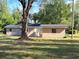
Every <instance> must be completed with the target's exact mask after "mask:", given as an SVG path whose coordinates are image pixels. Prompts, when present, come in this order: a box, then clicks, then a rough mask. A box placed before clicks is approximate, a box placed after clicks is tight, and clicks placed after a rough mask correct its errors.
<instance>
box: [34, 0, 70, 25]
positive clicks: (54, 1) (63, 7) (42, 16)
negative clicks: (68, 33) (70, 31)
mask: <svg viewBox="0 0 79 59" xmlns="http://www.w3.org/2000/svg"><path fill="white" fill-rule="evenodd" d="M49 1H51V2H49ZM48 2H49V3H45V4H44V3H43V5H44V6H43V7H44V8H43V7H42V8H43V10H40V11H39V13H38V14H37V15H38V16H39V17H38V20H39V23H43V24H57V23H58V24H59V23H66V24H70V21H69V15H70V7H69V5H67V4H66V3H65V1H64V0H48ZM34 16H35V14H34Z"/></svg>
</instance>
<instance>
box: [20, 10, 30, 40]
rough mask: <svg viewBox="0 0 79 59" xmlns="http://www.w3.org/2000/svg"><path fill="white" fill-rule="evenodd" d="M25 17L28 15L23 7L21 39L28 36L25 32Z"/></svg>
mask: <svg viewBox="0 0 79 59" xmlns="http://www.w3.org/2000/svg"><path fill="white" fill-rule="evenodd" d="M27 17H28V14H26V11H25V9H23V19H22V33H21V39H28V36H27V33H26V32H27V31H26V24H27Z"/></svg>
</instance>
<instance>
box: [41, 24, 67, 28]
mask: <svg viewBox="0 0 79 59" xmlns="http://www.w3.org/2000/svg"><path fill="white" fill-rule="evenodd" d="M41 26H42V27H43V28H67V25H64V24H42V25H41Z"/></svg>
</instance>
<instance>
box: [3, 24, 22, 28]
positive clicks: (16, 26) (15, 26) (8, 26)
mask: <svg viewBox="0 0 79 59" xmlns="http://www.w3.org/2000/svg"><path fill="white" fill-rule="evenodd" d="M4 28H22V27H21V26H20V25H7V26H5V27H4Z"/></svg>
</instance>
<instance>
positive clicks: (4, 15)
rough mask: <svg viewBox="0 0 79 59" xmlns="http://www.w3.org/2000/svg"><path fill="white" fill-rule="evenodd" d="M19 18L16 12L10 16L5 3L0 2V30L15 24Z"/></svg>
mask: <svg viewBox="0 0 79 59" xmlns="http://www.w3.org/2000/svg"><path fill="white" fill-rule="evenodd" d="M19 18H20V14H19V12H18V11H14V13H13V14H10V12H9V10H8V7H7V1H6V0H0V30H1V29H3V28H4V26H5V25H7V24H16V23H17V21H18V20H19Z"/></svg>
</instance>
